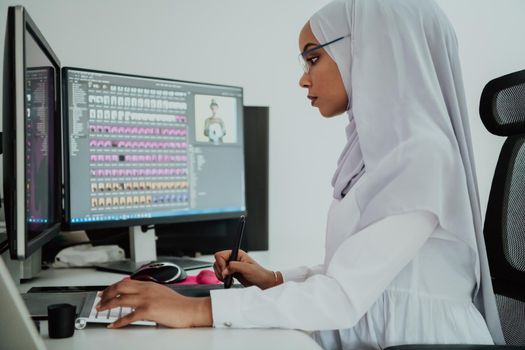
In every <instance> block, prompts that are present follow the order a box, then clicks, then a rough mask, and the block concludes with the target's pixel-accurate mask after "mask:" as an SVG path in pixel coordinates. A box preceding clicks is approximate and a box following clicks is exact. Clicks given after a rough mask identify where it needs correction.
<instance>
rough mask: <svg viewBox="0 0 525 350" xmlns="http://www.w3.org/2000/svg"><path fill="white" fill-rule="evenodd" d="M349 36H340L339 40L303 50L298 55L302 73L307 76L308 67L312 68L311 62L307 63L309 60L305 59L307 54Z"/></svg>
mask: <svg viewBox="0 0 525 350" xmlns="http://www.w3.org/2000/svg"><path fill="white" fill-rule="evenodd" d="M349 36H350V34H348V35H344V36H341V37H339V38H337V39H334V40H332V41H329V42H327V43H325V44H319V45H316V46H314V47H312V48H310V49H306V50H304V51H303V52H301V53H300V54H299V63H300V64H301V67H302V68H303V71H304V72H305V73H306V74H308V72H310V67H311V66H312V62H311V61H309V60H307V59H306V58H305V56H306V55H307V54H309V53H311V52H314V51H316V50H319V49H321V48H323V47H325V46H328V45H330V44H333V43H335V42H338V41H339V40H343V39H344V38H346V37H349Z"/></svg>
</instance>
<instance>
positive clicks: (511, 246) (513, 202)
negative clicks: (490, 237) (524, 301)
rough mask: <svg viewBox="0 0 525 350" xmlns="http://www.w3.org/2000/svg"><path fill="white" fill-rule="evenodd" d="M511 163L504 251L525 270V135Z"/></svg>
mask: <svg viewBox="0 0 525 350" xmlns="http://www.w3.org/2000/svg"><path fill="white" fill-rule="evenodd" d="M524 106H525V104H524ZM510 163H511V164H509V173H508V174H507V189H506V191H505V193H504V199H503V211H504V212H503V218H504V220H503V222H502V225H503V227H502V234H503V237H502V239H503V253H504V254H505V258H506V259H507V261H508V262H509V264H510V265H511V266H512V267H513V268H514V269H516V270H519V271H522V272H525V137H524V138H520V139H519V140H517V142H516V143H515V144H514V147H513V149H512V153H511V156H510ZM524 282H525V281H524Z"/></svg>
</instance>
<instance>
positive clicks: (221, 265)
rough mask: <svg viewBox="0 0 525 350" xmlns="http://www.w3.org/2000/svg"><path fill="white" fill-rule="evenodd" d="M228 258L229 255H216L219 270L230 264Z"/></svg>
mask: <svg viewBox="0 0 525 350" xmlns="http://www.w3.org/2000/svg"><path fill="white" fill-rule="evenodd" d="M227 260H228V259H227V257H224V256H217V257H216V260H215V262H216V263H217V266H218V267H219V270H221V271H222V270H224V268H225V267H226V265H227V264H228V262H227Z"/></svg>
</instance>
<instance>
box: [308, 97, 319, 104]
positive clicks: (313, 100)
mask: <svg viewBox="0 0 525 350" xmlns="http://www.w3.org/2000/svg"><path fill="white" fill-rule="evenodd" d="M308 99H309V100H310V101H311V104H312V106H314V105H315V101H317V97H316V96H308Z"/></svg>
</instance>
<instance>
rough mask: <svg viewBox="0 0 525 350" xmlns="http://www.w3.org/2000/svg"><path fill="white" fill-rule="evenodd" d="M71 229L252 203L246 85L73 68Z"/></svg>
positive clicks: (67, 79)
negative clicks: (248, 184)
mask: <svg viewBox="0 0 525 350" xmlns="http://www.w3.org/2000/svg"><path fill="white" fill-rule="evenodd" d="M63 89H64V95H63V96H64V107H63V111H64V135H65V136H64V138H65V139H64V145H65V152H64V153H65V157H64V158H65V162H64V163H65V168H64V177H65V198H64V199H65V201H64V204H65V205H64V207H65V221H66V226H67V227H68V228H70V229H75V228H78V229H85V228H102V227H116V226H132V225H143V224H148V223H163V222H164V223H165V222H177V221H195V220H205V219H216V218H227V217H234V216H238V215H240V214H242V213H244V212H245V211H246V205H245V188H244V183H245V179H244V153H243V132H242V131H243V125H242V122H243V118H242V113H243V91H242V88H239V87H232V86H222V85H212V84H200V83H193V82H183V81H175V80H167V79H158V78H149V77H140V76H132V75H125V74H116V73H109V72H100V71H91V70H85V69H76V68H64V70H63Z"/></svg>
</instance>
